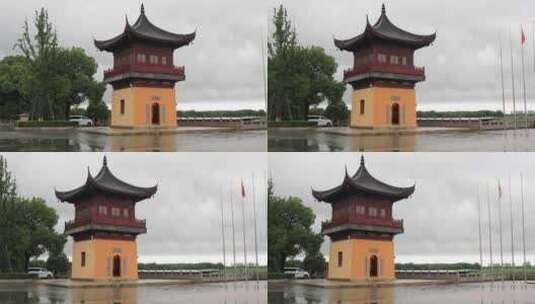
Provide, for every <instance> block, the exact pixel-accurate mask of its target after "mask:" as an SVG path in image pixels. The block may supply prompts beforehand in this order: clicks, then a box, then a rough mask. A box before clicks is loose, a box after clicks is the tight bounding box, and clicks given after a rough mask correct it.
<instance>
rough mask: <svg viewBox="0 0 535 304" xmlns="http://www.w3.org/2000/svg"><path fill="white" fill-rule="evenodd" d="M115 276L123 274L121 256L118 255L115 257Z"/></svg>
mask: <svg viewBox="0 0 535 304" xmlns="http://www.w3.org/2000/svg"><path fill="white" fill-rule="evenodd" d="M113 276H114V277H120V276H121V257H120V256H118V255H116V256H114V257H113Z"/></svg>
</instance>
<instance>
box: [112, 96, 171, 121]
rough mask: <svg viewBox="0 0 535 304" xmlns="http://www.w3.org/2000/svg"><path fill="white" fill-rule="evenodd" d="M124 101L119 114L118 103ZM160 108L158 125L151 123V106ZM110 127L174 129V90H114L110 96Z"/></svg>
mask: <svg viewBox="0 0 535 304" xmlns="http://www.w3.org/2000/svg"><path fill="white" fill-rule="evenodd" d="M121 100H124V101H125V112H124V114H121V111H120V109H121V106H120V101H121ZM153 104H158V105H159V108H160V123H159V124H153V123H152V105H153ZM111 125H112V127H130V128H140V127H141V128H157V127H162V128H170V127H176V101H175V89H174V88H150V87H130V88H124V89H119V90H114V91H113V94H112V115H111Z"/></svg>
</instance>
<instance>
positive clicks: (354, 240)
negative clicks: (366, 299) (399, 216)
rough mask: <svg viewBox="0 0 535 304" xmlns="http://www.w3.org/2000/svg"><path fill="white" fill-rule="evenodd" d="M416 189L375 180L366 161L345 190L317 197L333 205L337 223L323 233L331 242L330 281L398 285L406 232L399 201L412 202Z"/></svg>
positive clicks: (347, 180) (316, 194)
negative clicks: (397, 246) (397, 241)
mask: <svg viewBox="0 0 535 304" xmlns="http://www.w3.org/2000/svg"><path fill="white" fill-rule="evenodd" d="M414 188H415V187H414V186H412V187H408V188H400V187H395V186H391V185H388V184H386V183H383V182H381V181H379V180H377V179H376V178H375V177H373V176H372V175H371V174H370V173H369V172H368V170H367V169H366V166H365V165H364V157H362V158H361V161H360V167H359V169H358V170H357V172H356V173H355V174H354V175H353V176H349V175H348V174H347V169H346V172H345V177H344V181H343V182H342V184H341V185H339V186H337V187H335V188H332V189H330V190H326V191H315V190H312V195H313V196H314V197H315V198H316V199H317V200H318V201H321V202H326V203H329V204H331V206H332V218H331V221H328V222H323V223H322V225H321V231H322V233H323V234H324V235H327V236H329V237H330V239H331V246H330V254H329V269H328V279H333V280H366V279H371V280H376V279H379V280H392V279H394V278H395V269H394V256H395V255H394V235H396V234H398V233H402V232H403V220H396V219H394V218H393V217H392V207H393V205H394V203H395V202H397V201H399V200H402V199H406V198H408V197H409V196H410V195H411V194H412V193H413V192H414Z"/></svg>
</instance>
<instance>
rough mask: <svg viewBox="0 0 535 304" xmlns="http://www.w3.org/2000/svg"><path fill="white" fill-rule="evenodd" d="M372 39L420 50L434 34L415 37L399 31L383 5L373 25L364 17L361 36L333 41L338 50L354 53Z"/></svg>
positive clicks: (429, 41) (430, 40)
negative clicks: (364, 22) (364, 26)
mask: <svg viewBox="0 0 535 304" xmlns="http://www.w3.org/2000/svg"><path fill="white" fill-rule="evenodd" d="M374 38H378V39H382V40H386V41H393V42H397V43H401V44H405V45H409V46H411V47H413V48H421V47H424V46H428V45H430V44H431V43H433V41H435V38H436V33H434V34H431V35H417V34H413V33H410V32H407V31H405V30H403V29H400V28H399V27H397V26H396V25H394V24H393V23H392V22H391V21H390V19H388V17H387V16H386V9H385V5H384V4H383V7H382V11H381V17H379V19H378V20H377V22H376V23H375V24H374V25H371V24H370V21H369V20H368V18H367V17H366V29H365V30H364V32H363V33H362V34H360V35H358V36H355V37H353V38H351V39H347V40H338V39H334V44H335V45H336V47H338V48H339V49H340V50H346V51H355V50H356V49H357V48H358V47H359V46H360V45H361V44H363V43H364V42H366V41H369V40H370V39H374Z"/></svg>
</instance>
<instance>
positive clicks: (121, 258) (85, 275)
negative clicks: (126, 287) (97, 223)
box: [71, 238, 138, 281]
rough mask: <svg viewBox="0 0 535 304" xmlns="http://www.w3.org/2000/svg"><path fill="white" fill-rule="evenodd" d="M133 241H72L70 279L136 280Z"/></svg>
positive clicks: (135, 251) (135, 257)
mask: <svg viewBox="0 0 535 304" xmlns="http://www.w3.org/2000/svg"><path fill="white" fill-rule="evenodd" d="M137 278H138V274H137V246H136V242H135V240H110V239H96V238H93V239H88V240H80V241H74V243H73V250H72V268H71V279H73V280H113V281H117V280H137Z"/></svg>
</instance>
